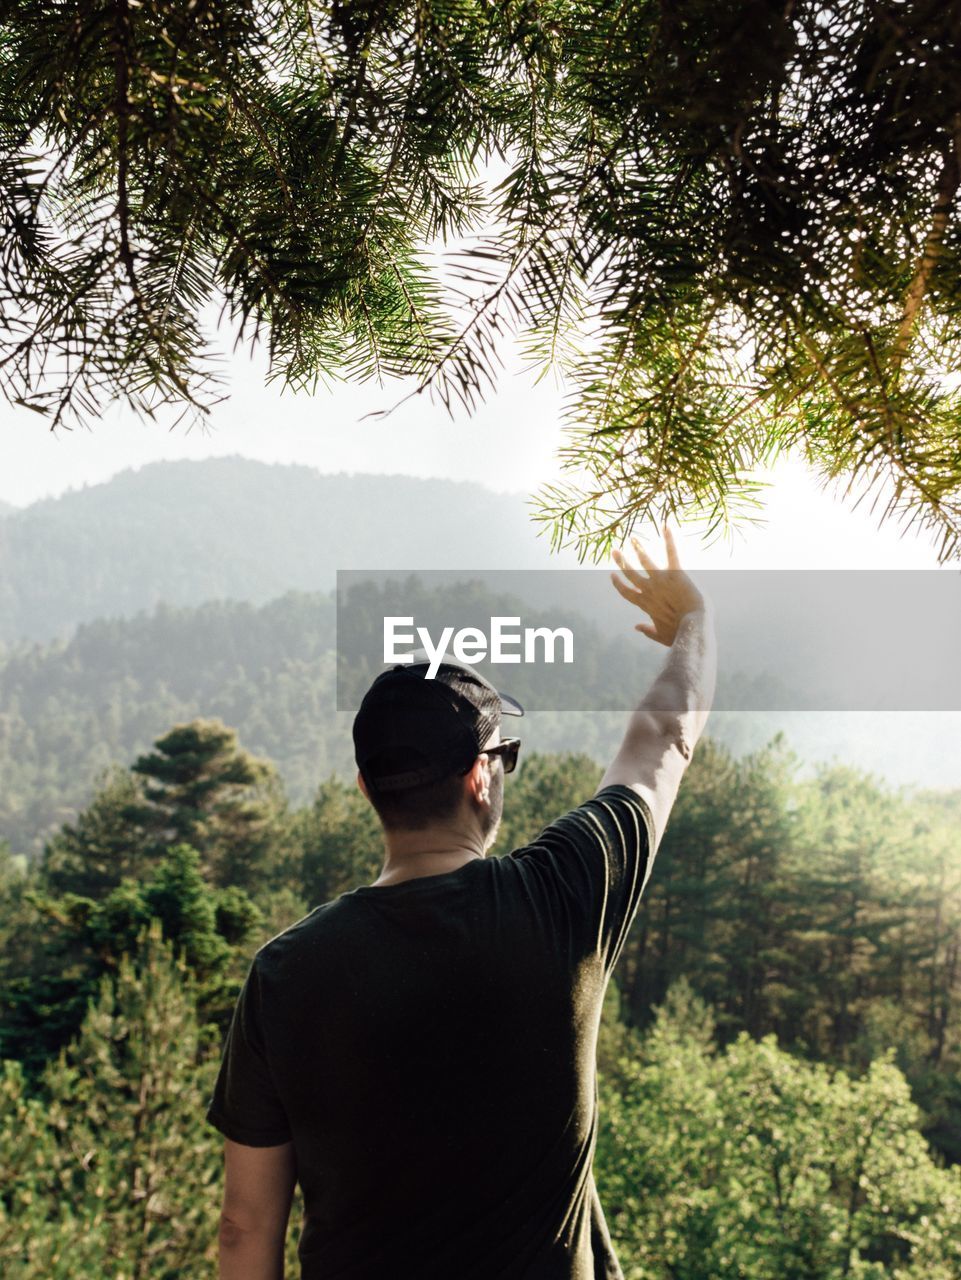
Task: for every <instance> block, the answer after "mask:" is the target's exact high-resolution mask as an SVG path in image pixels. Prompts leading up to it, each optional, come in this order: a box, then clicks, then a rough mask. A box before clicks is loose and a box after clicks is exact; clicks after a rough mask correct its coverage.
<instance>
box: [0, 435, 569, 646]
mask: <svg viewBox="0 0 961 1280" xmlns="http://www.w3.org/2000/svg"><path fill="white" fill-rule="evenodd" d="M425 513H426V515H425ZM576 563H577V561H576V557H575V556H574V555H573V553H566V554H562V555H554V554H552V553H551V551H550V547H549V543H548V540H547V537H546V536H538V532H537V530H536V529H535V526H534V524H533V522H532V521H531V520H530V518H529V515H528V513H527V510H526V501H525V498H524V495H521V494H517V495H514V494H500V493H495V492H494V491H493V490H490V489H486V488H484V486H483V485H480V484H478V483H476V482H474V481H469V480H443V479H422V478H415V477H410V476H379V475H371V474H368V473H348V472H338V473H336V474H333V475H325V474H324V473H322V472H319V471H316V470H314V469H313V468H311V467H307V466H303V465H301V464H286V463H263V462H256V461H253V460H251V459H248V458H242V457H236V456H235V457H229V458H210V459H204V460H202V461H176V462H158V463H150V464H147V465H146V466H144V467H141V468H139V469H137V470H129V471H124V472H120V473H119V474H118V475H116V476H114V477H113V478H112V479H111V480H109V481H105V482H104V483H103V484H98V485H91V486H87V487H85V488H83V489H76V490H70V491H68V492H67V493H65V494H62V495H61V496H60V497H57V498H45V499H41V500H39V501H38V502H35V503H32V504H31V505H30V506H28V507H24V508H16V509H14V510H12V511H10V512H8V513H7V514H6V515H5V517H4V519H3V524H2V531H0V643H2V644H5V645H11V644H15V643H17V642H19V641H23V640H27V641H49V640H53V639H56V638H58V637H61V638H65V637H66V636H68V635H70V634H71V633H72V632H73V630H74V629H75V628H76V626H77V625H78V624H79V623H81V622H89V621H92V620H94V619H95V618H100V617H131V616H133V615H135V614H136V613H138V612H140V611H141V610H144V609H147V610H149V609H152V608H154V607H155V606H156V605H158V604H170V605H199V604H202V603H204V602H205V601H207V600H215V599H232V600H246V601H249V602H251V603H254V604H264V603H266V602H267V601H268V600H272V599H276V598H277V597H278V596H280V595H282V594H283V593H284V592H285V591H317V590H321V591H323V590H330V589H332V588H333V586H334V581H335V574H336V571H337V569H342V568H382V569H405V570H406V569H412V570H416V569H456V568H462V567H465V566H469V567H472V568H474V567H483V568H490V569H498V568H504V569H516V568H529V569H539V568H555V567H573V566H574V565H576Z"/></svg>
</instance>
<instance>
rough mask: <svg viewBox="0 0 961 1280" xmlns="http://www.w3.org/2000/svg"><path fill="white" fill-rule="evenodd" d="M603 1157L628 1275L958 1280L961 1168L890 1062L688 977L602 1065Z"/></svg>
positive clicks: (647, 1279) (602, 1173)
mask: <svg viewBox="0 0 961 1280" xmlns="http://www.w3.org/2000/svg"><path fill="white" fill-rule="evenodd" d="M602 1086H603V1087H602V1130H601V1134H600V1136H599V1139H598V1148H597V1160H596V1167H597V1171H598V1186H599V1190H600V1194H601V1199H602V1203H604V1204H605V1206H606V1208H607V1214H608V1220H609V1223H610V1226H611V1232H612V1236H613V1237H614V1239H615V1241H616V1243H617V1245H618V1248H619V1250H620V1252H621V1256H622V1261H623V1263H624V1266H625V1274H626V1275H627V1277H628V1280H668V1278H670V1280H702V1278H703V1277H704V1276H711V1277H712V1278H716V1280H802V1278H803V1280H841V1277H843V1276H848V1277H857V1278H858V1280H886V1278H887V1277H895V1278H897V1280H921V1277H924V1276H932V1277H937V1278H938V1280H949V1277H951V1276H953V1275H954V1274H956V1273H957V1269H958V1267H959V1265H961V1229H959V1222H961V1217H959V1210H961V1171H959V1170H958V1169H941V1168H938V1167H937V1165H936V1164H935V1163H934V1161H933V1160H932V1158H931V1155H930V1152H929V1150H928V1148H927V1145H926V1143H925V1141H924V1139H923V1137H922V1135H921V1133H920V1132H919V1127H918V1126H919V1122H920V1113H919V1112H918V1109H917V1107H916V1106H915V1105H914V1104H913V1102H912V1101H911V1097H910V1091H909V1089H908V1085H907V1082H906V1081H905V1080H904V1077H903V1076H902V1075H901V1073H900V1072H899V1071H898V1070H897V1068H895V1067H894V1066H893V1065H892V1064H891V1063H890V1062H889V1061H885V1060H879V1061H878V1062H876V1063H874V1064H872V1066H871V1068H870V1070H869V1071H868V1073H867V1074H866V1075H865V1076H864V1077H863V1078H861V1079H858V1080H855V1079H852V1078H850V1077H848V1076H847V1075H845V1074H844V1073H843V1072H842V1071H836V1072H832V1071H831V1070H830V1069H829V1068H827V1067H826V1066H824V1065H823V1064H809V1063H805V1062H803V1061H801V1060H799V1059H797V1058H794V1057H792V1056H790V1055H789V1054H787V1053H785V1052H784V1051H783V1050H780V1049H778V1047H777V1045H776V1042H775V1040H774V1037H773V1036H769V1037H766V1038H765V1039H764V1040H763V1041H761V1042H760V1043H758V1042H755V1041H753V1040H751V1039H750V1037H748V1036H747V1035H746V1034H742V1035H741V1036H740V1037H739V1038H738V1039H737V1041H736V1042H735V1043H733V1044H731V1045H729V1046H728V1047H727V1048H726V1049H725V1050H724V1051H723V1052H721V1053H716V1052H715V1051H714V1050H713V1048H712V1027H711V1019H710V1014H709V1011H708V1010H707V1008H706V1006H704V1005H703V1003H702V1002H700V1001H699V1000H698V998H697V997H695V996H693V994H692V992H691V990H690V988H689V987H686V986H683V985H682V986H680V987H679V988H678V987H675V988H673V989H672V993H671V996H670V997H669V999H668V1000H667V1001H666V1003H665V1005H664V1007H663V1008H662V1010H661V1011H660V1012H659V1014H658V1018H657V1020H656V1022H655V1024H654V1026H653V1028H652V1029H651V1031H650V1032H649V1033H648V1034H647V1035H646V1036H645V1037H644V1039H643V1041H642V1042H640V1046H639V1052H637V1053H636V1055H635V1056H632V1057H623V1058H621V1059H620V1061H619V1063H618V1065H617V1068H616V1071H615V1072H614V1073H609V1075H608V1076H606V1077H602Z"/></svg>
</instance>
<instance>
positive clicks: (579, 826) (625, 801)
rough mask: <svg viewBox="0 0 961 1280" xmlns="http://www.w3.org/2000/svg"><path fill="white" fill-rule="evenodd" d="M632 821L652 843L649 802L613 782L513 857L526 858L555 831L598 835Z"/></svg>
mask: <svg viewBox="0 0 961 1280" xmlns="http://www.w3.org/2000/svg"><path fill="white" fill-rule="evenodd" d="M625 820H626V821H628V822H629V823H631V824H632V825H634V826H635V828H636V830H637V832H638V835H639V836H640V837H642V838H643V837H646V839H647V841H648V842H650V841H651V839H652V832H653V818H652V815H651V810H650V806H649V805H648V803H647V801H646V800H645V799H644V797H643V796H641V795H640V794H639V793H638V792H637V791H635V790H634V788H633V787H628V786H625V785H624V784H623V783H619V782H618V783H612V784H611V785H610V786H607V787H604V788H603V789H602V790H600V791H597V792H595V794H594V795H592V796H588V797H587V799H585V800H583V801H582V802H581V803H580V804H579V805H575V806H574V807H573V808H571V809H567V810H565V811H564V812H563V813H560V814H558V816H557V817H556V818H554V819H553V820H552V821H551V822H550V823H548V824H547V825H546V826H545V827H543V828H542V830H541V831H540V833H539V834H538V835H537V836H535V837H534V839H533V840H531V842H530V843H529V844H527V845H523V846H522V847H520V848H518V849H514V850H513V851H512V852H511V854H510V856H511V857H512V858H522V857H523V856H524V854H525V853H526V852H527V851H528V850H530V849H533V848H536V847H537V845H538V844H539V843H540V842H541V841H542V840H543V839H545V838H548V837H549V836H551V835H553V834H554V833H555V832H564V833H568V834H571V835H573V836H575V837H576V835H577V833H583V834H584V835H587V836H589V835H592V834H596V833H598V832H599V831H601V830H603V829H605V828H606V827H607V826H608V825H609V824H610V822H611V821H614V822H616V823H621V822H623V821H625Z"/></svg>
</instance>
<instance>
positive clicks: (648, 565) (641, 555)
mask: <svg viewBox="0 0 961 1280" xmlns="http://www.w3.org/2000/svg"><path fill="white" fill-rule="evenodd" d="M631 545H632V546H633V548H634V550H635V551H636V552H637V558H638V560H640V562H641V564H642V565H643V566H644V568H645V569H646V570H647V571H648V573H658V572H659V570H658V567H657V565H656V564H655V563H654V561H653V560H652V559H651V557H650V556H649V555H648V554H647V552H646V551H645V550H644V548H643V547H642V546H641V544H640V543H639V542H638V540H637V539H636V538H631Z"/></svg>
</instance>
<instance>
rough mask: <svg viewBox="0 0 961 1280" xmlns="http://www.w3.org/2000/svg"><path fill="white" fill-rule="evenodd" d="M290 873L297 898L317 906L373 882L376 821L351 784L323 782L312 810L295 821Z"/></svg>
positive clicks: (379, 856)
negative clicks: (299, 896)
mask: <svg viewBox="0 0 961 1280" xmlns="http://www.w3.org/2000/svg"><path fill="white" fill-rule="evenodd" d="M292 845H293V848H294V849H295V851H296V852H295V855H294V857H295V862H294V865H293V868H292V871H293V875H294V877H295V883H296V885H297V889H298V892H299V893H300V895H301V897H302V898H303V899H304V900H305V901H306V902H308V903H310V906H311V907H316V906H320V905H321V904H322V903H324V902H329V901H331V900H332V899H333V898H336V897H338V896H339V895H340V894H341V893H346V892H348V891H349V890H350V889H355V888H356V887H357V886H358V885H359V884H364V883H369V882H370V881H371V880H375V879H376V878H377V873H378V872H379V870H380V868H381V865H382V863H383V860H384V839H383V834H382V831H381V826H380V823H379V822H378V820H377V815H376V814H375V813H374V810H373V808H372V807H371V805H370V803H369V801H368V800H367V799H366V797H365V796H363V795H361V793H360V791H359V789H358V787H357V784H356V783H353V784H351V783H347V782H341V781H340V780H339V779H337V778H328V779H327V780H326V781H324V782H322V783H321V784H320V786H319V787H318V788H317V793H316V795H315V797H314V801H313V804H312V805H311V806H310V807H309V808H307V809H302V810H300V811H299V812H298V813H297V814H296V815H295V817H294V820H293V828H292Z"/></svg>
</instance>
